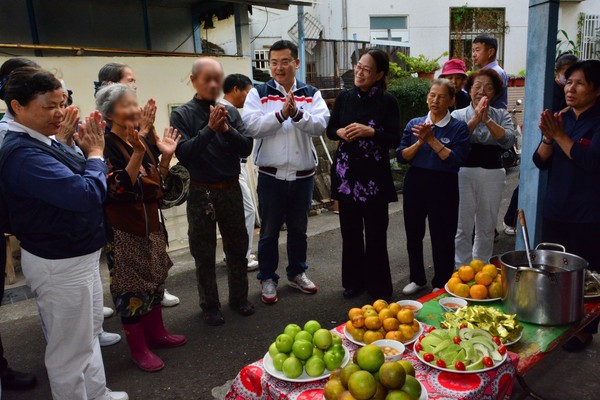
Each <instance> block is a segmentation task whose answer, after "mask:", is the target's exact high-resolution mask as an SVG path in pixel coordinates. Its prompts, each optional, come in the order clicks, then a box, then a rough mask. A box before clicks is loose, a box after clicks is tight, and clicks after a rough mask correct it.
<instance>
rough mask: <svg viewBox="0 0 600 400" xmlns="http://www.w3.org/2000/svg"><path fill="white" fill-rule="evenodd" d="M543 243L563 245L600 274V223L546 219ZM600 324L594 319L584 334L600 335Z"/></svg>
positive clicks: (599, 320) (543, 224)
mask: <svg viewBox="0 0 600 400" xmlns="http://www.w3.org/2000/svg"><path fill="white" fill-rule="evenodd" d="M542 242H546V243H558V244H562V245H563V246H565V248H566V250H567V252H568V253H571V254H575V255H576V256H579V257H581V258H583V259H585V260H586V261H587V262H588V264H589V266H588V268H589V269H590V270H593V271H596V272H600V252H598V244H599V243H600V223H584V224H575V223H570V222H558V221H552V220H550V219H548V218H544V220H543V222H542ZM599 323H600V318H596V319H594V320H593V321H592V322H591V323H589V324H588V325H587V326H586V327H585V328H583V329H582V332H585V333H598V324H599Z"/></svg>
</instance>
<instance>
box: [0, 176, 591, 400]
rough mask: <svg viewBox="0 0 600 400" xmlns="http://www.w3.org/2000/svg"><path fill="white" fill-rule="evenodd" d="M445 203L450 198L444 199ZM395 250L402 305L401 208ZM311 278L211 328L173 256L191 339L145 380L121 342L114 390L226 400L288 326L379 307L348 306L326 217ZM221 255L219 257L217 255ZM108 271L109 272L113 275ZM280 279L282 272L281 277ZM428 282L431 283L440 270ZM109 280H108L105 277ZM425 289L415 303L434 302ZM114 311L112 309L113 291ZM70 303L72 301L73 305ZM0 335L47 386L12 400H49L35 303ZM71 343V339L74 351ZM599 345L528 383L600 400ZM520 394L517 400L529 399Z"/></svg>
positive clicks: (182, 327) (553, 360)
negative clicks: (312, 289)
mask: <svg viewBox="0 0 600 400" xmlns="http://www.w3.org/2000/svg"><path fill="white" fill-rule="evenodd" d="M516 179H517V176H516V174H515V173H514V172H513V173H511V174H509V179H508V184H507V186H506V190H505V195H504V200H503V205H502V209H501V215H503V213H504V210H506V207H507V202H508V199H510V194H511V193H512V189H513V188H514V186H515V185H516ZM440 201H443V199H440ZM390 213H391V219H390V228H389V239H388V241H389V242H388V247H389V250H390V260H391V265H392V275H393V280H394V284H395V297H396V298H398V299H402V298H404V297H405V296H403V295H402V294H401V289H402V287H403V286H404V285H405V284H407V283H408V266H407V256H406V252H405V245H404V243H405V235H404V226H403V222H402V212H401V203H396V204H394V205H392V207H391V210H390ZM309 234H310V239H309V255H308V258H309V264H310V266H311V269H310V271H309V275H310V277H311V278H312V279H313V280H315V281H316V282H317V283H318V284H319V288H320V290H319V293H318V294H316V295H314V296H307V295H303V294H301V293H299V292H297V291H295V290H293V289H291V288H288V287H287V286H286V285H285V284H284V283H283V282H282V285H281V286H280V297H281V299H280V301H279V303H278V304H276V305H274V306H266V305H264V304H262V303H261V302H260V297H259V293H260V287H259V283H258V281H257V280H256V279H255V278H256V274H255V273H251V274H250V276H249V277H250V298H251V301H253V302H254V303H255V305H256V310H257V312H256V314H255V315H254V316H252V317H247V318H243V317H240V316H238V315H237V314H234V313H233V312H232V311H231V310H229V309H228V308H227V307H224V314H225V318H226V321H227V322H226V324H225V325H224V326H222V327H218V328H211V327H208V326H206V325H205V324H204V323H203V322H202V321H201V319H200V316H199V308H198V295H197V290H196V284H195V275H194V264H193V260H192V258H191V256H190V255H189V253H188V252H187V251H186V250H184V251H177V252H175V253H173V254H172V257H173V260H174V262H175V265H176V266H175V267H174V268H173V269H172V274H171V277H170V278H169V280H168V281H167V288H168V289H169V291H170V292H172V293H174V294H176V295H177V296H179V297H180V298H181V305H179V306H177V307H175V308H172V309H167V310H165V319H166V322H167V325H168V327H169V329H170V330H171V331H172V332H174V333H184V334H186V335H187V338H188V343H187V344H186V345H185V346H183V347H181V348H178V349H171V350H159V351H157V353H158V354H159V355H160V356H161V357H162V358H163V360H164V361H165V363H166V368H165V369H164V370H163V371H161V372H158V373H152V374H150V373H145V372H142V371H140V370H139V369H138V368H137V367H136V366H135V365H134V364H133V363H132V362H131V361H130V360H129V357H128V349H127V345H126V344H125V343H124V342H121V343H119V344H117V345H115V346H112V347H109V348H104V349H103V355H104V363H105V367H106V375H107V380H108V385H109V387H110V388H112V389H114V390H126V391H127V392H128V393H129V395H130V397H131V399H134V400H135V399H153V400H154V399H156V400H176V399H177V400H180V399H181V400H192V399H202V400H210V399H213V393H214V395H216V396H217V398H220V397H221V396H222V395H223V392H224V391H225V389H226V388H227V383H228V382H229V381H230V380H231V379H233V378H234V377H235V376H236V374H237V372H238V371H239V370H240V369H241V368H242V367H243V366H244V365H246V364H248V363H250V362H252V361H254V360H256V359H259V358H261V357H262V356H263V355H264V354H265V352H266V351H267V347H268V346H269V344H270V343H271V342H272V341H273V339H274V338H275V336H276V335H277V334H278V333H280V332H281V331H282V330H283V328H284V327H285V325H286V324H288V323H291V322H297V323H304V321H306V320H308V319H317V320H319V321H321V322H322V323H323V324H324V325H325V326H326V327H328V328H333V327H334V326H336V325H338V324H340V323H342V322H343V321H344V320H345V315H346V312H347V310H348V309H349V308H351V307H352V306H356V305H359V306H360V305H362V304H364V303H367V302H369V301H370V299H369V298H368V297H367V296H366V295H364V296H363V297H362V298H359V299H354V300H350V301H349V300H344V299H343V298H342V295H341V291H342V289H341V285H340V279H341V278H340V260H341V238H340V233H339V229H338V220H337V216H336V215H335V214H333V213H330V212H327V213H324V214H321V215H319V216H317V217H313V218H311V219H310V228H309ZM513 246H514V239H512V238H510V237H507V236H505V235H504V234H503V233H502V234H501V236H500V241H499V242H498V243H497V245H496V253H501V252H504V251H508V250H511V249H512V247H513ZM284 250H285V235H283V237H282V240H281V246H280V254H281V257H282V260H281V263H280V265H285V258H286V257H285V251H284ZM430 250H431V249H430V243H429V240H428V238H427V239H426V242H425V257H426V264H431V255H430ZM218 251H219V253H218V254H221V253H220V251H221V250H220V249H219V250H218ZM105 269H106V267H105V266H103V270H104V271H105ZM280 272H281V271H280ZM217 276H218V282H219V287H220V288H221V289H222V290H221V299H222V301H223V303H225V304H226V300H227V278H226V273H225V269H224V268H219V269H218V273H217ZM428 276H429V277H431V276H432V269H431V267H429V268H428ZM104 278H106V273H104ZM427 290H430V288H428V289H426V290H423V291H422V292H421V293H418V294H416V295H415V296H413V298H417V297H420V296H422V295H424V294H426V293H427ZM105 294H106V296H105V301H106V304H111V300H110V297H109V295H108V290H107V289H105ZM66 301H68V299H66ZM104 328H105V329H106V330H107V331H111V332H118V333H122V332H123V331H122V328H121V326H120V323H119V320H118V319H117V318H111V319H108V320H107V321H106V322H105V324H104ZM0 331H1V332H2V339H3V342H4V347H5V349H6V356H7V358H8V359H9V361H10V364H11V365H12V366H13V367H14V368H16V369H19V370H26V371H30V372H33V373H35V374H36V375H37V376H38V378H39V381H40V382H39V385H38V386H37V387H36V388H35V389H34V390H32V391H29V392H23V393H17V392H4V393H2V395H3V398H4V399H8V400H37V399H50V391H49V385H48V380H47V377H46V371H45V368H44V339H43V337H42V334H41V330H40V326H39V320H38V317H37V314H36V308H35V303H34V302H33V300H26V301H22V302H19V303H16V304H10V305H7V306H3V307H1V308H0ZM68 341H69V338H68V337H67V338H65V342H66V343H67V344H68ZM599 350H600V339H598V338H596V339H595V341H594V343H593V345H592V346H590V347H589V348H588V349H586V350H585V351H584V352H581V353H575V354H573V353H566V352H564V351H562V350H558V351H556V352H554V353H553V354H551V355H550V356H549V357H548V358H546V359H545V360H544V361H542V362H541V363H540V364H539V365H538V366H536V367H535V368H534V369H533V370H532V371H531V372H530V373H529V374H528V375H527V381H528V382H529V384H530V385H531V386H532V387H533V388H534V389H535V390H536V391H538V392H539V393H540V394H542V395H543V396H544V398H546V399H557V400H558V399H597V398H598V393H599V392H600V382H599V380H598V372H597V368H598V365H599V364H598V360H599V357H598V353H599ZM520 392H521V391H520V388H518V387H516V388H515V396H513V398H516V394H518V393H520Z"/></svg>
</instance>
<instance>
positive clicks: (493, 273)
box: [482, 264, 498, 279]
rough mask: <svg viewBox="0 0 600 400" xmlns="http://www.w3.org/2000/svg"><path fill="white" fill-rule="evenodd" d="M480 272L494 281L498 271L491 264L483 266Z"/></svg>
mask: <svg viewBox="0 0 600 400" xmlns="http://www.w3.org/2000/svg"><path fill="white" fill-rule="evenodd" d="M482 271H483V272H485V273H486V274H488V275H489V276H491V277H492V279H494V278H495V277H496V276H497V275H498V269H497V268H496V266H495V265H493V264H488V265H485V266H484V267H483V269H482Z"/></svg>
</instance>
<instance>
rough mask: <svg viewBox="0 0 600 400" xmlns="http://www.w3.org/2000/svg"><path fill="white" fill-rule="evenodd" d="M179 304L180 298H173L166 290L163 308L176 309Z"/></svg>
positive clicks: (162, 302)
mask: <svg viewBox="0 0 600 400" xmlns="http://www.w3.org/2000/svg"><path fill="white" fill-rule="evenodd" d="M179 303H180V301H179V297H177V296H173V295H172V294H171V293H169V292H168V291H167V289H165V294H164V295H163V299H162V301H161V302H160V304H162V306H163V307H175V306H176V305H177V304H179Z"/></svg>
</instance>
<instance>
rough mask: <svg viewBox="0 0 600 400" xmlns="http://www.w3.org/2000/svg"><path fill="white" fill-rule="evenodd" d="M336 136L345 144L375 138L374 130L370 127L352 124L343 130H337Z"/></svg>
mask: <svg viewBox="0 0 600 400" xmlns="http://www.w3.org/2000/svg"><path fill="white" fill-rule="evenodd" d="M337 135H338V136H339V137H340V138H342V139H343V140H345V141H346V142H353V141H355V140H356V139H358V138H361V137H364V138H370V137H373V136H375V129H373V128H371V127H370V126H367V125H363V124H359V123H358V122H353V123H351V124H350V125H348V126H346V127H345V128H340V129H338V130H337Z"/></svg>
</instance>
